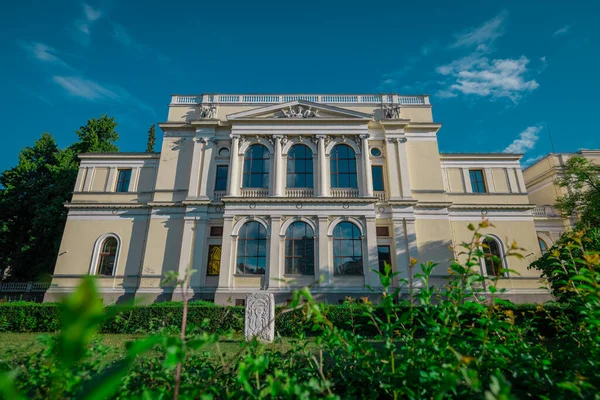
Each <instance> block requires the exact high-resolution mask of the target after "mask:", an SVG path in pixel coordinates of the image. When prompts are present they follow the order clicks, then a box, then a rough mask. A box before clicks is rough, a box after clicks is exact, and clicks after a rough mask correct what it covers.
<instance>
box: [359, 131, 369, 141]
mask: <svg viewBox="0 0 600 400" xmlns="http://www.w3.org/2000/svg"><path fill="white" fill-rule="evenodd" d="M358 136H359V137H360V138H361V139H362V140H367V139H369V138H370V137H371V135H370V134H369V133H363V134H360V135H358Z"/></svg>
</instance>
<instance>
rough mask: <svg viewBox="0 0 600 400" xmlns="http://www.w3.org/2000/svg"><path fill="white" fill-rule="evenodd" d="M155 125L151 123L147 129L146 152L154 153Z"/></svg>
mask: <svg viewBox="0 0 600 400" xmlns="http://www.w3.org/2000/svg"><path fill="white" fill-rule="evenodd" d="M155 128H156V126H155V125H154V124H152V126H151V127H150V129H149V130H148V143H147V144H146V153H154V144H155V143H156V133H155V132H154V130H155Z"/></svg>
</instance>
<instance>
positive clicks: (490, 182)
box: [484, 168, 496, 193]
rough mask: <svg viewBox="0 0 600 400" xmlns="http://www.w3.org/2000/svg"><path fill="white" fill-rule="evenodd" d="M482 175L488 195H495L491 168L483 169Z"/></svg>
mask: <svg viewBox="0 0 600 400" xmlns="http://www.w3.org/2000/svg"><path fill="white" fill-rule="evenodd" d="M484 173H485V182H486V183H487V191H488V193H496V186H495V185H494V177H493V176H492V170H491V168H485V169H484Z"/></svg>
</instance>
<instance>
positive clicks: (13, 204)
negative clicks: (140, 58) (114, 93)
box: [0, 115, 119, 281]
mask: <svg viewBox="0 0 600 400" xmlns="http://www.w3.org/2000/svg"><path fill="white" fill-rule="evenodd" d="M116 126H117V123H116V122H115V121H114V119H113V118H109V117H107V116H106V115H103V116H102V117H100V118H99V119H95V118H93V119H91V120H89V121H88V123H87V124H86V125H85V126H82V127H81V128H80V129H79V130H77V131H76V133H77V135H78V136H79V139H80V140H79V141H78V142H76V143H74V144H72V145H71V146H70V147H68V148H66V149H64V150H62V149H60V148H59V147H58V146H57V144H56V141H55V140H54V138H53V137H52V135H50V134H49V133H43V134H42V136H41V137H40V139H38V140H37V141H36V142H35V143H34V144H33V146H31V147H29V146H27V147H25V148H24V149H23V150H21V153H20V154H19V163H18V164H17V165H16V166H15V167H13V168H11V169H8V170H6V171H4V172H3V173H2V174H0V277H2V276H3V274H2V272H4V271H7V272H6V278H7V279H8V280H10V281H33V280H35V281H45V280H47V279H49V276H50V274H51V273H52V271H53V269H54V264H55V262H56V257H57V255H58V249H59V246H60V241H61V239H62V234H63V230H64V226H65V222H66V219H67V210H66V209H65V207H64V204H65V202H68V201H69V200H70V199H71V194H72V192H73V187H74V186H75V180H76V178H77V170H78V168H79V160H78V159H77V154H79V153H81V152H116V151H118V148H117V147H116V146H115V144H114V142H115V141H116V140H117V139H118V137H119V136H118V134H117V133H116V132H115V127H116Z"/></svg>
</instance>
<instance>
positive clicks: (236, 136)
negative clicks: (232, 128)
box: [229, 133, 242, 139]
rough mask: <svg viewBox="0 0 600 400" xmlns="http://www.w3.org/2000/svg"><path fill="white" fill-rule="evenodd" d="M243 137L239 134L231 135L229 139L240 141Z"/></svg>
mask: <svg viewBox="0 0 600 400" xmlns="http://www.w3.org/2000/svg"><path fill="white" fill-rule="evenodd" d="M241 136H242V135H240V134H239V133H230V134H229V138H230V139H239V138H240V137H241Z"/></svg>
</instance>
